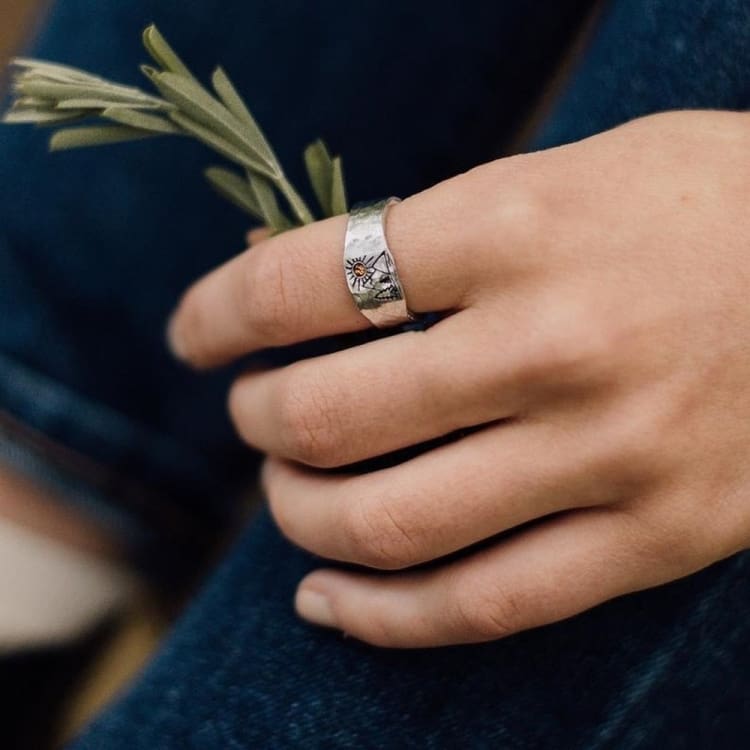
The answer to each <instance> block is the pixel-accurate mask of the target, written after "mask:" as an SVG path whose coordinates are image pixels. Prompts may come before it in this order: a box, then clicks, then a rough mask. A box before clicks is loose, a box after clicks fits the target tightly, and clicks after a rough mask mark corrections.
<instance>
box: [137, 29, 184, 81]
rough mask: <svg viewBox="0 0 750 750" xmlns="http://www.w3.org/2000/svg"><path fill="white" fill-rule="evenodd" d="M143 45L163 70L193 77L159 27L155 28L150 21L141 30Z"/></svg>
mask: <svg viewBox="0 0 750 750" xmlns="http://www.w3.org/2000/svg"><path fill="white" fill-rule="evenodd" d="M143 46H144V47H145V48H146V51H147V52H148V53H149V55H151V57H152V58H153V60H154V62H156V63H157V64H158V65H161V67H162V68H164V70H169V71H170V72H172V73H177V74H178V75H182V76H186V77H187V78H192V77H193V74H192V73H191V72H190V69H189V68H188V67H187V66H186V65H185V63H183V62H182V60H180V58H179V56H178V55H177V53H176V52H175V51H174V50H173V49H172V48H171V47H170V46H169V44H168V43H167V40H166V39H165V38H164V37H163V36H162V35H161V33H160V31H159V29H157V28H156V24H153V23H152V24H151V25H150V26H147V27H146V28H145V29H144V30H143Z"/></svg>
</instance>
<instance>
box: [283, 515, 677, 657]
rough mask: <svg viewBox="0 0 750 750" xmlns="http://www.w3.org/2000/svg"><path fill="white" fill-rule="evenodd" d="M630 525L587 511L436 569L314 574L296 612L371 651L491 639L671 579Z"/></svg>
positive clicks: (617, 517) (303, 587) (624, 518)
mask: <svg viewBox="0 0 750 750" xmlns="http://www.w3.org/2000/svg"><path fill="white" fill-rule="evenodd" d="M632 524H633V518H632V516H626V515H625V514H621V513H618V512H617V511H616V510H614V509H611V508H598V509H587V510H583V511H577V512H574V513H570V514H568V515H566V516H560V517H557V518H555V519H553V520H550V521H548V522H546V523H543V524H542V525H540V526H537V527H536V528H533V529H530V530H528V531H526V532H522V533H520V534H519V535H518V536H516V537H514V538H511V539H509V540H507V541H504V542H501V543H499V544H498V545H496V546H494V547H491V548H488V549H485V550H482V551H480V552H478V553H476V554H474V555H472V556H470V557H467V558H465V559H463V560H459V561H458V562H453V563H450V564H447V565H445V566H443V567H441V568H437V569H434V570H429V571H415V572H407V573H398V574H387V575H371V574H367V573H349V572H344V571H338V570H327V569H326V570H318V571H315V572H313V573H311V574H310V575H308V576H307V577H306V578H305V579H304V580H303V581H302V583H301V584H300V586H299V588H298V590H297V596H296V601H295V605H296V608H297V612H298V614H299V615H300V616H302V617H303V618H304V619H307V620H308V621H310V622H312V623H314V624H317V625H322V626H327V627H333V628H337V629H339V630H342V631H344V632H346V633H347V634H350V635H352V636H354V637H356V638H359V639H360V640H363V641H366V642H368V643H371V644H373V645H376V646H385V647H390V648H422V647H430V646H444V645H451V644H459V643H476V642H480V641H489V640H496V639H498V638H503V637H505V636H508V635H511V634H513V633H516V632H519V631H522V630H527V629H529V628H534V627H539V626H541V625H546V624H549V623H552V622H557V621H558V620H563V619H565V618H567V617H571V616H573V615H575V614H578V613H579V612H583V611H585V610H587V609H590V608H591V607H593V606H595V605H597V604H600V603H602V602H604V601H607V600H608V599H612V598H614V597H617V596H620V595H623V594H626V593H630V592H632V591H635V590H638V589H642V588H648V587H650V586H655V585H658V584H660V583H663V582H665V581H666V580H669V579H670V578H671V577H674V576H666V575H665V572H664V571H663V570H661V574H660V571H659V568H658V566H654V565H653V564H649V562H648V558H649V556H648V555H645V554H642V553H643V550H642V549H638V545H637V544H634V541H633V539H634V536H633V529H632ZM652 563H653V558H652Z"/></svg>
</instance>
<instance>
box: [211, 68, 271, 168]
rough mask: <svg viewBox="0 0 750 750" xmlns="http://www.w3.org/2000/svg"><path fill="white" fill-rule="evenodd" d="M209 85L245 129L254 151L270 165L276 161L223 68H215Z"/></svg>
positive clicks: (261, 132)
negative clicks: (251, 140) (263, 156)
mask: <svg viewBox="0 0 750 750" xmlns="http://www.w3.org/2000/svg"><path fill="white" fill-rule="evenodd" d="M211 83H212V84H213V87H214V91H216V93H217V95H218V97H219V99H221V101H222V102H224V105H225V106H226V108H227V109H228V110H229V111H230V112H231V113H232V114H233V115H234V116H235V117H236V118H237V119H238V120H239V121H240V122H241V123H243V124H244V125H245V126H246V127H247V136H248V137H249V138H251V139H253V140H254V141H255V142H256V143H255V146H256V149H257V151H258V152H259V153H262V154H265V156H266V160H267V161H268V162H269V163H271V162H275V161H276V157H275V156H274V153H273V150H272V149H271V146H270V145H269V143H268V140H267V139H266V137H265V135H263V131H262V130H261V129H260V127H259V125H258V123H257V122H256V120H255V118H254V117H253V116H252V114H250V110H249V109H248V108H247V105H246V104H245V102H244V101H243V100H242V97H241V96H240V95H239V93H238V92H237V89H236V88H235V87H234V85H233V84H232V82H231V81H230V80H229V77H228V76H227V74H226V73H225V72H224V69H223V68H216V70H215V71H214V73H213V76H212V77H211Z"/></svg>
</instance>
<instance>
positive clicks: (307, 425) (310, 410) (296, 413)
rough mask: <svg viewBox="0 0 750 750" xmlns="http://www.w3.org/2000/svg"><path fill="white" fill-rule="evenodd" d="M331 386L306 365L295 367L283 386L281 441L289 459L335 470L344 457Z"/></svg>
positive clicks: (280, 407) (288, 373)
mask: <svg viewBox="0 0 750 750" xmlns="http://www.w3.org/2000/svg"><path fill="white" fill-rule="evenodd" d="M329 390H330V389H329V386H328V385H327V384H325V383H322V382H321V381H320V380H319V378H317V377H315V376H313V375H311V374H310V373H309V371H308V369H307V368H306V367H304V366H302V365H298V366H292V367H290V368H289V370H288V371H287V377H286V378H285V379H284V381H283V383H282V385H281V386H280V391H281V392H280V394H279V396H278V398H279V406H278V413H279V439H280V441H281V444H282V446H283V448H284V451H285V454H286V455H287V457H289V458H293V459H296V460H297V461H300V462H301V463H304V464H308V465H310V466H316V467H318V468H334V467H335V466H337V465H340V462H341V460H342V457H343V452H342V448H341V442H342V441H341V440H340V439H339V430H337V429H336V423H335V416H334V415H335V409H334V403H335V400H334V398H333V397H332V395H331V394H330V393H329Z"/></svg>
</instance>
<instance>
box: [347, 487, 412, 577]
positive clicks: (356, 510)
mask: <svg viewBox="0 0 750 750" xmlns="http://www.w3.org/2000/svg"><path fill="white" fill-rule="evenodd" d="M393 505H394V504H393V503H392V502H389V501H387V500H385V499H382V498H378V499H374V500H373V499H364V498H360V499H359V500H358V501H356V502H355V503H353V504H352V506H351V508H352V510H351V511H350V512H349V514H348V515H347V517H346V521H345V533H346V534H347V538H348V539H349V543H350V545H351V548H352V556H353V557H354V558H355V559H356V561H357V562H359V563H360V564H362V565H366V566H367V567H369V568H376V569H378V570H402V569H404V568H408V567H410V566H411V565H414V564H416V563H417V562H419V560H420V557H419V546H418V545H417V543H416V541H415V537H414V535H413V534H412V533H411V532H410V531H409V529H408V528H407V524H406V523H403V522H401V521H400V520H399V519H398V517H397V515H396V512H395V511H394V510H392V509H391V506H393Z"/></svg>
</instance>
